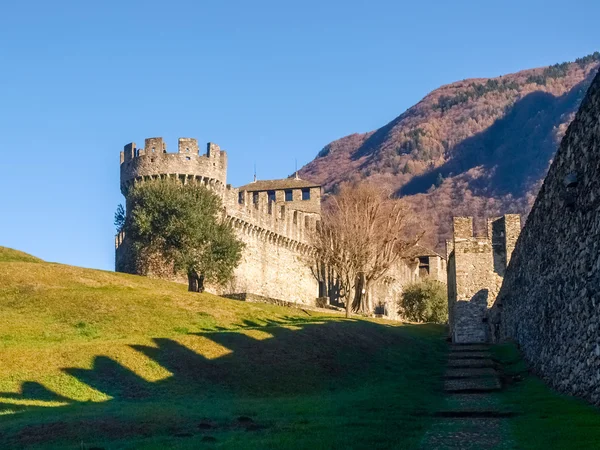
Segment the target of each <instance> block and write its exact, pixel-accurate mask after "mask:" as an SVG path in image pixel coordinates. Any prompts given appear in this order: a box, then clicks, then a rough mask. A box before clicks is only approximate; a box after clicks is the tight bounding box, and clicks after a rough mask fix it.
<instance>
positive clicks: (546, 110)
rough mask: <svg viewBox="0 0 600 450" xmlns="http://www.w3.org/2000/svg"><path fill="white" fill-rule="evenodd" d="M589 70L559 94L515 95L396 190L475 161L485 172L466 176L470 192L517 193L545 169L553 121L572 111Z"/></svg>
mask: <svg viewBox="0 0 600 450" xmlns="http://www.w3.org/2000/svg"><path fill="white" fill-rule="evenodd" d="M593 75H594V74H593V73H592V74H590V76H589V77H588V78H587V79H585V80H584V81H582V82H580V83H579V84H578V85H577V86H576V87H574V88H573V89H571V90H570V91H569V92H567V93H566V94H564V95H562V96H559V97H555V96H554V95H552V94H549V93H546V92H539V91H538V92H532V93H530V94H528V95H526V96H525V97H523V98H521V99H520V100H518V101H517V102H516V103H515V104H514V105H513V106H512V107H511V108H510V110H509V111H508V112H507V113H506V115H505V116H504V117H502V118H501V119H498V120H496V121H495V122H494V123H493V124H492V125H491V126H490V127H488V128H487V129H485V130H484V131H482V132H480V133H478V134H476V135H474V136H472V137H470V138H468V139H465V140H464V141H462V142H461V143H460V144H458V145H457V146H456V147H455V148H454V150H453V152H452V153H453V156H452V157H451V158H450V159H449V160H448V161H447V162H446V163H445V164H443V165H442V166H440V167H438V168H436V169H434V170H431V171H429V172H427V173H425V174H422V175H418V176H415V177H413V178H412V179H411V180H410V181H409V182H408V183H406V184H405V185H404V186H402V187H401V188H400V189H399V190H398V191H397V195H400V196H404V195H414V194H420V193H425V192H427V191H428V190H429V189H430V188H431V186H432V185H435V184H436V182H438V181H439V179H440V176H441V177H443V178H447V177H450V176H454V175H458V174H462V173H464V172H466V171H468V170H469V169H472V168H475V167H479V166H481V167H482V168H483V169H484V173H485V174H486V175H487V176H484V177H479V178H476V179H471V180H469V185H470V187H471V189H472V190H473V191H474V192H487V193H493V194H496V195H505V194H512V195H513V196H522V195H523V194H525V193H526V192H527V191H528V190H529V189H530V188H531V187H532V185H533V184H534V183H536V182H537V181H538V180H540V179H541V178H542V177H543V176H544V175H545V173H546V171H547V169H548V165H549V162H550V160H551V158H552V157H553V155H554V153H555V151H556V149H557V145H556V142H555V133H556V127H558V126H559V125H560V124H561V123H562V122H564V117H565V115H566V114H569V113H574V112H576V111H577V108H578V107H579V104H580V103H581V101H582V99H583V97H584V96H585V93H586V92H587V89H588V88H589V86H590V83H591V80H592V79H593Z"/></svg>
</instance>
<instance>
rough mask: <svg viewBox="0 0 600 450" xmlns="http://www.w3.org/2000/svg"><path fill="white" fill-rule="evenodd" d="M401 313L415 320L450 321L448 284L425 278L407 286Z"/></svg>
mask: <svg viewBox="0 0 600 450" xmlns="http://www.w3.org/2000/svg"><path fill="white" fill-rule="evenodd" d="M398 306H399V311H398V312H399V314H401V315H402V316H404V318H406V319H407V320H411V321H414V322H434V323H445V322H447V321H448V295H447V293H446V285H445V284H444V283H440V282H439V281H436V280H428V279H426V280H424V281H419V282H415V283H410V284H408V285H406V286H405V288H404V292H403V293H402V298H401V300H400V304H399V305H398Z"/></svg>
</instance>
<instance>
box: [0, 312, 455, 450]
mask: <svg viewBox="0 0 600 450" xmlns="http://www.w3.org/2000/svg"><path fill="white" fill-rule="evenodd" d="M286 326H288V327H286ZM289 326H291V328H289ZM240 328H241V329H239V330H235V331H217V332H206V333H196V334H190V335H188V336H187V337H186V345H184V344H182V343H181V342H178V341H177V340H175V339H171V338H154V339H153V344H154V346H150V345H131V346H130V347H131V348H133V349H134V350H136V351H137V352H139V353H141V354H143V355H145V356H146V357H148V358H150V359H151V360H152V361H153V362H155V363H157V364H158V365H160V366H161V367H163V368H164V369H166V370H167V371H169V372H170V373H171V374H172V375H171V376H168V377H167V378H165V379H162V380H160V381H154V382H151V381H147V380H145V379H144V378H142V377H140V376H139V375H137V374H136V373H134V372H133V371H131V370H130V369H128V368H127V367H125V366H123V365H122V364H121V363H119V362H118V361H116V360H114V359H111V358H109V357H106V356H96V357H95V358H94V360H93V363H92V367H91V368H90V369H81V368H70V367H68V368H64V369H62V371H63V372H64V373H66V374H68V375H71V376H72V377H75V378H76V379H77V380H78V381H80V382H82V383H85V384H86V385H87V386H89V387H91V388H93V389H95V390H97V391H100V392H102V393H104V394H106V395H107V396H109V397H111V400H108V401H107V402H103V403H93V404H90V403H86V405H87V406H85V408H86V410H87V412H88V413H89V411H90V408H92V409H93V408H98V414H97V417H96V419H94V420H95V421H94V422H92V423H89V422H86V423H82V422H81V421H75V422H73V423H71V424H70V425H69V426H66V425H65V426H63V427H61V426H49V425H48V416H47V415H46V416H44V417H43V418H42V420H41V421H37V420H36V419H35V417H33V416H35V415H36V413H37V412H39V411H42V410H48V409H52V410H53V411H55V413H54V415H53V417H52V420H53V421H54V422H52V423H55V424H56V423H58V422H56V421H57V420H58V419H60V420H62V419H61V417H62V413H61V415H56V414H57V413H58V412H59V411H63V412H67V411H68V410H69V409H70V408H73V407H76V406H78V405H79V404H81V403H82V402H78V401H75V400H72V399H69V398H66V397H64V396H62V395H60V394H58V393H54V392H52V391H50V390H48V389H47V388H45V387H44V386H42V385H41V384H39V383H36V382H25V383H23V384H22V388H21V393H20V394H14V393H0V397H3V398H4V399H14V400H37V401H45V402H48V401H50V402H61V403H62V404H63V406H56V407H55V408H48V407H47V406H21V405H14V404H9V403H4V404H2V403H0V410H2V409H12V411H13V412H20V413H21V414H19V415H18V416H21V417H30V418H31V420H29V419H27V420H26V423H27V425H26V428H25V429H21V430H18V429H17V428H15V430H14V431H15V433H16V434H15V435H14V437H13V439H17V440H18V442H19V443H20V444H23V445H36V444H39V443H45V442H47V440H56V439H59V440H60V439H67V440H69V439H75V438H77V436H79V433H80V432H81V431H82V430H81V428H82V427H90V428H92V429H93V430H94V431H93V433H94V435H95V436H102V435H105V437H106V438H110V439H114V437H115V430H114V429H113V428H114V427H110V426H108V425H107V423H106V418H102V415H103V412H102V411H105V409H106V406H107V405H110V404H113V403H115V404H117V403H118V404H119V405H124V407H132V405H133V409H134V410H135V408H138V407H139V408H143V407H144V405H147V404H160V405H162V407H165V408H166V409H169V408H175V411H174V413H175V414H178V413H179V412H178V411H177V408H179V407H180V405H181V404H185V400H186V399H189V401H190V402H196V403H198V404H202V402H203V401H210V399H214V398H223V397H227V398H267V399H268V398H274V397H276V396H288V397H293V396H298V395H301V394H310V395H317V396H318V395H320V394H323V395H330V394H331V393H332V392H336V391H337V390H339V389H344V390H348V389H352V387H353V386H361V385H362V386H364V385H365V384H368V383H376V382H380V383H389V382H398V383H402V382H403V381H406V382H407V383H409V380H412V382H413V383H418V380H419V379H420V378H422V377H423V373H413V372H410V371H409V370H404V369H406V368H408V367H409V366H411V364H410V363H409V361H410V360H411V359H414V358H418V359H419V361H420V362H419V364H421V365H422V367H423V368H425V370H426V368H427V367H434V366H436V365H440V366H441V365H442V364H443V363H442V362H440V361H439V359H440V352H439V351H436V347H435V345H434V346H432V345H431V343H432V342H438V341H439V342H441V339H440V336H441V333H440V332H439V329H438V328H436V327H429V328H428V327H427V326H421V327H411V326H403V327H393V326H386V325H382V324H377V323H372V322H368V321H357V320H327V321H325V322H321V323H316V322H312V323H311V322H310V321H308V320H306V319H297V318H289V319H287V320H286V321H285V322H283V323H282V322H277V321H268V322H267V325H266V326H265V325H264V324H263V325H261V324H258V323H255V322H252V321H245V322H244V323H242V324H240ZM253 330H261V331H263V332H264V333H262V334H263V336H257V337H255V336H253V333H255V332H254V331H253ZM196 337H197V338H198V345H200V346H202V345H212V344H217V345H218V346H220V347H222V348H223V349H225V350H224V352H223V353H224V354H222V355H221V356H219V357H215V358H212V359H211V358H207V357H205V356H203V355H201V354H199V353H197V352H196V351H194V350H193V349H192V348H189V347H188V346H187V345H188V341H190V340H191V341H192V342H193V341H194V339H195V338H196ZM206 340H208V343H207V341H206ZM211 343H212V344H211ZM192 346H193V345H192ZM412 365H414V363H413V364H412ZM410 389H414V390H415V392H418V387H415V386H412V387H410ZM376 400H377V399H374V400H373V401H374V402H375V403H376ZM169 405H170V406H169ZM183 413H185V411H183ZM92 415H93V414H92ZM88 416H89V414H88ZM10 417H11V416H6V418H5V419H9V420H10ZM13 417H14V416H13ZM71 419H72V417H71ZM127 419H128V420H130V421H131V423H132V428H131V429H129V430H128V432H133V431H132V430H135V429H137V428H136V426H137V425H136V424H138V425H139V423H137V422H139V420H138V421H137V422H136V419H135V418H131V417H127ZM3 420H4V419H3ZM169 420H171V419H169ZM38 422H41V423H42V424H40V423H38ZM100 422H101V423H102V424H104V425H103V426H104V427H105V429H104V431H103V428H102V427H99V425H98V424H99V423H100ZM1 423H2V422H1V421H0V424H1ZM43 423H45V425H44V424H43ZM61 423H62V422H61ZM65 423H66V422H65ZM63 425H64V423H63ZM134 425H135V426H134ZM122 426H123V425H122V423H120V424H119V426H118V428H119V429H121V428H122ZM144 433H146V434H148V433H149V431H148V429H147V428H143V430H142V431H140V432H139V434H140V435H142V436H143V435H144ZM119 434H120V432H119V433H117V435H119ZM134 434H135V433H134ZM1 438H2V435H1V434H0V441H1V440H2V439H1Z"/></svg>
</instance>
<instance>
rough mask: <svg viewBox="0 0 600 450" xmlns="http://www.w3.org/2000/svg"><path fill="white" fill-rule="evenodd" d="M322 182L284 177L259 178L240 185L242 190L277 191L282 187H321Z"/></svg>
mask: <svg viewBox="0 0 600 450" xmlns="http://www.w3.org/2000/svg"><path fill="white" fill-rule="evenodd" d="M320 186H321V185H320V184H317V183H314V182H312V181H308V180H301V179H300V178H284V179H282V180H257V181H254V182H252V183H248V184H246V185H244V186H240V187H239V190H240V191H249V192H254V191H277V190H281V189H295V188H309V187H320Z"/></svg>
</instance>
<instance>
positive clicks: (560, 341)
mask: <svg viewBox="0 0 600 450" xmlns="http://www.w3.org/2000/svg"><path fill="white" fill-rule="evenodd" d="M492 312H493V314H492V322H493V323H492V325H493V326H492V329H493V331H494V335H495V338H496V339H513V340H515V341H516V342H517V343H518V345H519V346H520V348H521V349H522V351H523V353H524V355H525V358H526V359H527V360H528V361H529V363H530V364H531V366H532V367H533V369H534V370H535V371H536V372H537V373H538V374H540V375H541V376H542V377H543V378H545V379H546V380H547V381H548V382H550V383H551V384H552V385H553V386H554V387H556V388H557V389H559V390H561V391H564V392H567V393H571V394H575V395H578V396H581V397H584V398H586V399H587V400H588V401H590V402H593V403H596V404H600V77H598V76H597V77H596V79H595V80H594V82H593V83H592V85H591V87H590V89H589V91H588V94H587V97H586V98H585V100H584V101H583V103H582V105H581V108H580V110H579V112H578V113H577V116H576V118H575V120H574V121H573V122H572V124H571V125H570V127H569V129H568V131H567V134H566V136H565V138H564V139H563V141H562V143H561V146H560V148H559V150H558V152H557V154H556V157H555V159H554V161H553V163H552V165H551V167H550V171H549V172H548V175H547V177H546V179H545V181H544V184H543V186H542V188H541V190H540V192H539V194H538V197H537V199H536V201H535V204H534V206H533V209H532V211H531V213H530V214H529V217H528V219H527V223H526V225H525V227H524V229H523V232H522V233H521V236H520V238H519V240H518V242H517V244H516V247H515V250H514V252H513V254H512V259H511V261H510V265H509V267H508V269H507V272H506V276H505V278H504V283H503V285H502V289H501V290H500V294H499V295H498V298H497V300H496V304H495V305H494V308H493V311H492Z"/></svg>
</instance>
